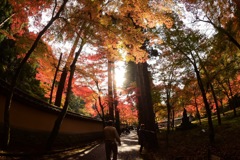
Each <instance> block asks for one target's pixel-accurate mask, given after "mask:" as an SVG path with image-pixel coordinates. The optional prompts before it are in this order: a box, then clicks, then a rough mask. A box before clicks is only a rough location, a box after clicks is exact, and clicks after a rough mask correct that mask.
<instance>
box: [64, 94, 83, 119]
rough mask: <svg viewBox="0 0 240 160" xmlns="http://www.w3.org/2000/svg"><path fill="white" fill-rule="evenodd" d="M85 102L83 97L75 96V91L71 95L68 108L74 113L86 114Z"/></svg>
mask: <svg viewBox="0 0 240 160" xmlns="http://www.w3.org/2000/svg"><path fill="white" fill-rule="evenodd" d="M84 105H85V102H84V101H83V99H82V98H80V97H78V96H75V95H74V94H73V93H71V95H70V100H69V107H68V110H69V111H71V112H74V113H78V114H83V115H86V111H85V106H84Z"/></svg>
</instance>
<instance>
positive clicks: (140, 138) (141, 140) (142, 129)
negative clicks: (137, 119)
mask: <svg viewBox="0 0 240 160" xmlns="http://www.w3.org/2000/svg"><path fill="white" fill-rule="evenodd" d="M145 138H146V133H145V125H144V124H141V125H140V128H139V130H138V142H139V144H140V150H139V152H140V153H142V149H143V147H144V145H145V143H146V142H145V141H146V140H145Z"/></svg>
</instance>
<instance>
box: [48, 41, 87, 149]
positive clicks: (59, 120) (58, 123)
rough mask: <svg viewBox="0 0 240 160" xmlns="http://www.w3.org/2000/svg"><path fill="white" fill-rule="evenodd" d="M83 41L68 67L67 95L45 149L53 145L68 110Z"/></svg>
mask: <svg viewBox="0 0 240 160" xmlns="http://www.w3.org/2000/svg"><path fill="white" fill-rule="evenodd" d="M84 44H85V42H82V44H81V46H80V48H79V50H78V51H77V53H76V55H75V58H74V60H73V62H72V64H71V67H70V76H69V80H68V88H67V95H66V100H65V103H64V106H63V109H62V111H61V113H60V115H59V116H58V118H57V119H56V121H55V123H54V127H53V129H52V132H51V134H50V136H49V138H48V140H47V145H46V149H47V150H51V149H52V146H53V143H54V141H55V139H56V137H57V135H58V133H59V130H60V127H61V124H62V122H63V119H64V118H65V115H66V113H67V110H68V106H69V105H68V104H69V99H70V94H71V90H72V80H73V76H74V72H75V68H76V63H77V59H78V57H79V55H80V53H81V51H82V48H83V46H84Z"/></svg>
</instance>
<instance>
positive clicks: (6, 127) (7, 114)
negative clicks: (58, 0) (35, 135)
mask: <svg viewBox="0 0 240 160" xmlns="http://www.w3.org/2000/svg"><path fill="white" fill-rule="evenodd" d="M67 1H68V0H64V1H63V3H62V4H61V6H60V8H59V10H58V11H57V12H56V13H55V9H54V10H53V17H52V18H51V19H50V21H49V22H48V24H47V25H46V26H45V27H44V28H43V29H42V30H41V32H40V33H39V34H38V36H37V38H36V39H35V41H34V43H33V44H32V46H31V48H30V49H29V50H28V52H27V53H26V55H25V57H24V58H23V60H22V61H21V63H20V65H19V66H18V67H17V69H16V72H15V75H14V78H13V80H12V82H11V88H10V93H9V94H8V95H7V98H6V103H5V108H4V127H3V140H4V145H3V149H6V148H7V147H8V145H9V142H10V107H11V102H12V97H13V92H14V88H15V86H16V82H17V80H18V77H19V75H20V72H21V70H22V68H23V65H24V64H25V63H26V62H27V60H28V59H29V57H30V55H31V54H32V53H33V51H34V49H35V48H36V47H37V44H38V42H39V41H40V39H41V38H42V36H43V35H44V33H45V32H46V31H47V30H48V28H49V27H50V26H51V25H52V24H53V23H54V21H55V20H57V19H58V18H59V16H60V14H61V12H62V11H63V10H64V7H65V5H66V3H67ZM54 13H55V14H54Z"/></svg>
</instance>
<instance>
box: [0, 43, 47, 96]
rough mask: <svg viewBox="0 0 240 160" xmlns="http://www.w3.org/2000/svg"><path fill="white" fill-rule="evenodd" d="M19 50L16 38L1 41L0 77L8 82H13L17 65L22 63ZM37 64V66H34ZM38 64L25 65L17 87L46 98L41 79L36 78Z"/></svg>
mask: <svg viewBox="0 0 240 160" xmlns="http://www.w3.org/2000/svg"><path fill="white" fill-rule="evenodd" d="M18 53H19V51H18V50H17V49H16V43H15V41H14V40H9V39H5V40H3V41H2V43H0V57H1V59H0V78H1V79H3V80H4V81H6V82H9V83H10V82H11V81H12V78H13V76H14V73H15V70H16V67H17V66H18V65H19V64H20V62H21V58H18V56H19V54H18ZM34 66H35V67H34ZM36 66H37V65H34V64H31V63H27V64H25V65H24V67H23V69H22V72H21V74H20V76H19V80H18V82H17V87H18V88H19V89H21V90H23V91H24V92H27V93H28V94H30V95H32V96H34V97H38V98H41V99H45V98H44V94H45V92H44V90H43V89H41V88H40V81H38V80H36V79H35V77H36V73H37V71H36Z"/></svg>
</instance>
